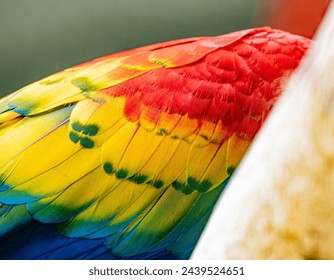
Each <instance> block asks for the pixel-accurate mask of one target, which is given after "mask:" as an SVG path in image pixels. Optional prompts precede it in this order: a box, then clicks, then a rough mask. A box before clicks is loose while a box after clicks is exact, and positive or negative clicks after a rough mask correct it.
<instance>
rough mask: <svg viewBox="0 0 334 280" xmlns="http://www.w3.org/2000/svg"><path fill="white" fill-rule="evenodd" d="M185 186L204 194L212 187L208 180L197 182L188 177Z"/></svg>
mask: <svg viewBox="0 0 334 280" xmlns="http://www.w3.org/2000/svg"><path fill="white" fill-rule="evenodd" d="M187 184H188V186H189V187H191V188H192V189H194V190H197V191H199V192H206V191H208V190H209V189H210V188H211V187H212V183H211V182H210V181H209V180H208V179H205V180H203V181H202V182H200V181H197V180H196V179H195V178H194V177H188V179H187Z"/></svg>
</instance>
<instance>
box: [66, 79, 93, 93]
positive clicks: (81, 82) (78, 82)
mask: <svg viewBox="0 0 334 280" xmlns="http://www.w3.org/2000/svg"><path fill="white" fill-rule="evenodd" d="M72 84H73V85H75V86H76V87H78V88H79V89H81V90H82V91H86V92H89V91H96V90H98V89H99V88H98V87H97V86H96V85H93V84H92V83H91V82H90V81H89V79H88V78H87V77H79V78H76V79H73V80H72Z"/></svg>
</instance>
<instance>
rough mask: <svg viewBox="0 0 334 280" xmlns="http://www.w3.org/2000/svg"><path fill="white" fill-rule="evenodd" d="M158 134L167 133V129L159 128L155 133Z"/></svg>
mask: <svg viewBox="0 0 334 280" xmlns="http://www.w3.org/2000/svg"><path fill="white" fill-rule="evenodd" d="M156 134H157V135H159V136H162V135H166V134H168V131H167V130H166V129H164V128H160V129H159V131H158V132H157V133H156Z"/></svg>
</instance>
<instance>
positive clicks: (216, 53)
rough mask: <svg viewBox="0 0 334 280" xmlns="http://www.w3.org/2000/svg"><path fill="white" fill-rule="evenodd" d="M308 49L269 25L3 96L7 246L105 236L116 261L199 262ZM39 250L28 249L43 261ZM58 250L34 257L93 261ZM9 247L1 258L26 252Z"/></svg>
mask: <svg viewBox="0 0 334 280" xmlns="http://www.w3.org/2000/svg"><path fill="white" fill-rule="evenodd" d="M309 45H310V41H309V40H308V39H305V38H302V37H299V36H295V35H291V34H289V33H285V32H282V31H278V30H272V29H270V28H258V29H250V30H245V31H240V32H234V33H231V34H227V35H223V36H218V37H199V38H190V39H184V40H177V41H171V42H167V43H161V44H156V45H152V46H148V47H142V48H138V49H135V50H131V51H125V52H120V53H117V54H112V55H108V56H105V57H102V58H99V59H96V60H93V61H91V62H87V63H84V64H81V65H77V66H74V67H72V68H70V69H67V70H64V71H61V72H59V73H56V74H54V75H52V76H50V77H47V78H45V79H43V80H41V81H38V82H35V83H33V84H31V85H29V86H27V87H25V88H23V89H21V90H19V91H18V92H16V93H13V94H12V95H9V96H8V97H5V98H4V99H2V100H0V122H1V124H0V144H1V147H2V148H1V154H0V202H1V203H2V204H3V205H2V208H3V211H2V212H0V227H1V228H0V233H1V235H2V236H3V240H4V241H3V242H5V240H7V241H8V240H10V239H11V238H13V240H17V238H19V232H20V230H21V231H22V232H25V230H26V228H29V230H31V232H32V233H33V234H36V236H40V235H41V231H45V232H49V231H52V232H53V233H54V230H53V229H50V227H53V225H54V227H55V228H56V230H57V232H58V233H59V234H61V235H62V236H61V237H59V238H58V237H57V238H56V237H54V238H53V237H52V238H53V239H52V238H51V237H50V240H51V239H52V240H53V241H52V242H54V244H58V245H59V244H63V243H64V244H65V243H66V244H67V245H66V246H68V248H71V250H72V249H73V247H71V246H69V245H68V242H69V241H68V240H72V241H73V242H75V243H76V242H79V240H84V242H88V241H87V240H92V242H95V241H96V240H95V239H98V240H99V239H101V240H104V244H105V246H107V248H108V250H110V256H112V254H113V255H116V256H119V257H144V256H146V257H152V256H153V255H154V256H155V257H157V255H159V254H162V255H164V256H166V255H165V254H166V252H171V253H173V254H174V255H175V256H178V257H181V258H187V257H189V255H190V253H191V252H192V249H193V248H194V246H195V244H196V241H197V239H198V238H199V236H200V233H201V231H202V230H203V227H204V226H205V223H206V221H207V219H208V217H209V215H210V213H211V211H212V208H213V206H214V204H215V202H216V200H217V198H218V197H219V194H220V193H221V191H222V190H223V189H224V187H225V185H226V183H227V181H228V179H229V177H230V176H231V174H232V173H233V171H234V170H235V168H236V167H237V165H238V164H239V162H240V160H241V159H242V157H243V155H244V153H245V152H246V150H247V148H248V146H249V145H250V143H251V141H252V139H253V138H254V136H255V134H256V133H257V131H258V130H259V128H260V127H261V125H262V123H263V121H264V120H265V118H266V116H267V115H268V113H269V111H270V109H271V108H272V106H273V104H274V103H275V101H276V99H277V98H278V96H279V95H280V93H281V91H282V84H284V81H285V79H286V78H287V77H288V76H289V74H290V73H291V72H292V71H293V70H294V69H295V68H296V67H297V65H298V63H299V61H300V59H301V58H302V56H303V55H304V53H305V51H306V50H307V49H308V47H309ZM36 221H38V222H40V223H43V224H45V225H44V226H40V225H38V223H36ZM27 224H28V226H27ZM35 227H37V228H38V233H37V231H35V230H34V228H35ZM1 235H0V236H1ZM52 236H53V235H52ZM66 238H68V239H66ZM32 239H34V238H32ZM36 242H37V243H38V240H36ZM50 242H51V241H50ZM99 242H100V241H96V243H94V244H93V243H92V244H93V245H92V248H96V246H97V245H96V244H100V245H99V246H104V245H103V243H99ZM0 243H1V240H0ZM27 244H29V245H26V249H23V248H20V251H21V250H23V251H22V252H24V250H32V251H34V252H35V249H32V246H34V243H31V242H27ZM37 245H38V244H37ZM37 245H36V246H37ZM58 245H54V246H53V245H50V253H49V254H48V253H47V249H44V251H43V252H40V253H36V254H35V256H33V254H30V253H29V254H27V256H29V257H27V258H40V257H41V256H43V257H44V258H48V256H49V257H50V258H56V256H57V258H83V254H84V255H85V253H84V252H82V250H81V249H80V250H79V249H76V250H78V251H77V253H78V254H77V255H76V254H75V253H73V252H72V253H71V254H68V252H67V251H66V250H65V249H64V248H65V247H66V246H65V245H64V246H60V247H61V248H62V249H61V250H60V249H59V248H60V247H59V248H58V247H57V246H58ZM22 246H23V247H24V244H22ZM0 247H2V246H0ZM3 248H4V249H1V248H0V256H1V257H2V258H7V257H8V258H10V256H12V257H13V258H14V256H16V254H13V253H12V252H10V251H11V249H9V248H8V246H4V247H3ZM6 250H8V252H6ZM59 250H60V251H59ZM94 250H95V249H94ZM104 250H105V249H104ZM36 252H37V251H36ZM56 252H57V253H56ZM66 252H67V253H66ZM103 252H104V251H103ZM38 254H39V255H38ZM67 254H68V255H67ZM101 254H102V255H103V256H104V257H105V258H107V257H108V258H109V257H110V256H109V255H108V253H105V252H104V253H101ZM145 254H146V255H145ZM152 254H153V255H152ZM24 255H25V253H24ZM85 256H86V257H87V258H90V257H91V258H98V257H97V254H94V253H87V254H86V255H85Z"/></svg>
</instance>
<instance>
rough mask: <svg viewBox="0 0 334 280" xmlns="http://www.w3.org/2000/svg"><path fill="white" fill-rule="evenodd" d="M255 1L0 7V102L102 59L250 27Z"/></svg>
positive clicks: (49, 2)
mask: <svg viewBox="0 0 334 280" xmlns="http://www.w3.org/2000/svg"><path fill="white" fill-rule="evenodd" d="M257 2H258V0H233V1H231V0H168V1H166V0H95V1H92V0H57V1H56V0H29V1H27V0H0V96H2V95H4V94H6V93H10V92H12V91H14V90H17V89H19V88H20V87H22V86H24V85H27V84H29V83H31V82H33V81H35V80H38V79H40V78H43V77H45V76H47V75H50V74H52V73H54V72H56V71H59V70H62V69H64V68H67V67H70V66H72V65H74V64H77V63H81V62H84V61H87V60H90V59H93V58H96V57H99V56H101V55H104V54H108V53H112V52H115V51H119V50H123V49H131V48H134V47H138V46H141V45H147V44H151V43H156V42H161V41H168V40H172V39H177V38H183V37H191V36H202V35H220V34H224V33H227V32H229V31H234V30H239V29H245V28H249V27H251V26H252V23H253V18H254V14H255V10H256V7H257Z"/></svg>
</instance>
